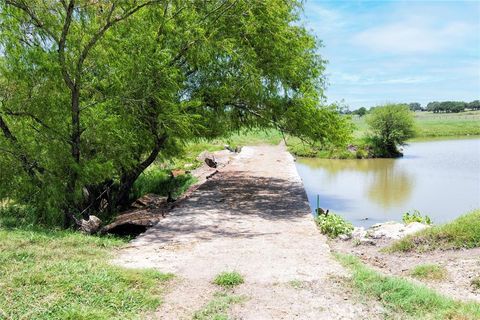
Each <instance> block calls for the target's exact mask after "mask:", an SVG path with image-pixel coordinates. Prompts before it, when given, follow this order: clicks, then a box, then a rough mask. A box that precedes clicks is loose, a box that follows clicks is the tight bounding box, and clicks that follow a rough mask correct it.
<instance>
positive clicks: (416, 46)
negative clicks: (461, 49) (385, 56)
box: [353, 19, 478, 54]
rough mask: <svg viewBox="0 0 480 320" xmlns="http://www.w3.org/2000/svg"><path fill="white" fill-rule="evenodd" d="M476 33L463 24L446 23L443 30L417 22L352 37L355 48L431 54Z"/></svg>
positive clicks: (383, 27) (404, 21)
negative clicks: (358, 46)
mask: <svg viewBox="0 0 480 320" xmlns="http://www.w3.org/2000/svg"><path fill="white" fill-rule="evenodd" d="M475 32H478V30H477V27H476V26H469V25H468V24H467V23H465V22H457V21H454V22H449V23H447V24H445V25H443V26H440V27H439V26H438V24H436V23H431V21H430V23H429V21H428V20H427V21H425V20H419V19H405V20H403V21H402V22H396V23H390V24H386V25H382V26H377V27H373V28H369V29H366V30H364V31H362V32H360V33H358V34H356V35H354V37H353V42H354V44H356V45H360V46H364V47H367V48H369V49H371V50H374V51H379V52H387V53H400V54H404V53H406V54H409V53H433V52H438V51H440V50H445V49H447V48H454V47H455V46H456V45H458V44H459V43H463V42H464V41H466V40H467V39H468V38H469V37H471V36H474V35H475Z"/></svg>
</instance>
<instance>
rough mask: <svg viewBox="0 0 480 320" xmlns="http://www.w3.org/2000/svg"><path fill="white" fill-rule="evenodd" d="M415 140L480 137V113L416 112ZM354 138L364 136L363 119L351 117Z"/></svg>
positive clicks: (365, 128) (364, 125)
mask: <svg viewBox="0 0 480 320" xmlns="http://www.w3.org/2000/svg"><path fill="white" fill-rule="evenodd" d="M415 122H416V127H417V130H416V131H417V138H422V137H447V136H465V135H480V111H467V112H460V113H433V112H416V113H415ZM353 123H354V124H355V127H356V129H355V131H354V137H356V138H360V137H363V136H364V135H365V133H366V132H367V130H368V128H367V125H366V123H365V117H361V118H359V117H353Z"/></svg>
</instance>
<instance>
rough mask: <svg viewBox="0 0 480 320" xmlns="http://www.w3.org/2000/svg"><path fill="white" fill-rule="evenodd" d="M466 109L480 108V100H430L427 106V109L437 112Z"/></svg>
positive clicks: (454, 111)
mask: <svg viewBox="0 0 480 320" xmlns="http://www.w3.org/2000/svg"><path fill="white" fill-rule="evenodd" d="M465 109H470V110H480V100H475V101H472V102H463V101H443V102H437V101H434V102H430V103H428V104H427V107H426V108H425V110H426V111H432V112H435V113H439V112H446V113H458V112H463V111H465Z"/></svg>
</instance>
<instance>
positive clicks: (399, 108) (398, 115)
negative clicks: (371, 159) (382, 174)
mask: <svg viewBox="0 0 480 320" xmlns="http://www.w3.org/2000/svg"><path fill="white" fill-rule="evenodd" d="M367 124H368V126H369V129H370V131H371V134H372V136H371V139H372V140H373V147H374V148H375V149H376V150H374V153H375V155H376V156H379V157H397V156H401V155H402V153H401V152H400V151H399V150H398V145H402V144H403V143H404V142H405V141H406V140H407V139H409V138H412V137H413V136H414V135H415V122H414V118H413V114H412V112H411V111H410V108H409V106H408V105H405V104H388V105H385V106H380V107H376V108H374V109H373V110H371V111H370V114H369V115H368V117H367Z"/></svg>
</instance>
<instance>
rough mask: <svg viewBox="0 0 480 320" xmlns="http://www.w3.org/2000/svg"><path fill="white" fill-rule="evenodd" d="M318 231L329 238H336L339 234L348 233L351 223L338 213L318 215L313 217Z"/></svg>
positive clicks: (350, 231) (351, 227)
mask: <svg viewBox="0 0 480 320" xmlns="http://www.w3.org/2000/svg"><path fill="white" fill-rule="evenodd" d="M315 222H316V223H317V225H318V227H319V228H320V231H321V232H322V233H323V234H326V235H327V236H329V237H330V238H336V237H338V236H339V235H341V234H347V235H350V234H351V233H352V231H353V225H352V224H351V223H350V222H348V221H346V220H345V219H344V218H342V217H341V216H339V215H338V214H334V213H330V214H328V215H319V216H318V217H316V218H315Z"/></svg>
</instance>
